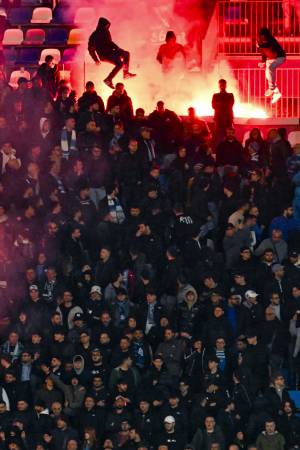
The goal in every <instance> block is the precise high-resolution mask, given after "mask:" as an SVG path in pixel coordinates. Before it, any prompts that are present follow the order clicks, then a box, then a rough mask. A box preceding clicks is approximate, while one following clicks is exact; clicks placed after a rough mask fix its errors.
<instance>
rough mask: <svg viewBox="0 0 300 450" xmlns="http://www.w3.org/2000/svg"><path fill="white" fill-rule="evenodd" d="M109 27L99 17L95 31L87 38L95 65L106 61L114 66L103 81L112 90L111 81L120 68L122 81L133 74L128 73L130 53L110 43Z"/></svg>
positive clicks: (107, 23) (106, 21)
mask: <svg viewBox="0 0 300 450" xmlns="http://www.w3.org/2000/svg"><path fill="white" fill-rule="evenodd" d="M109 27H110V22H109V21H108V20H107V19H105V18H104V17H100V19H99V21H98V25H97V28H96V30H95V31H94V32H93V33H92V34H91V36H90V38H89V43H88V50H89V53H90V55H91V57H92V58H93V60H94V61H95V63H96V64H99V63H100V61H107V62H110V63H111V64H114V65H115V67H114V68H113V70H112V71H111V73H110V74H109V75H108V77H107V78H105V80H104V83H105V84H106V85H107V86H109V87H110V88H112V89H114V85H113V82H112V80H113V78H114V77H115V76H116V75H117V73H118V72H119V71H120V70H121V69H122V68H123V72H124V79H127V78H132V77H134V76H135V74H133V73H130V72H129V60H130V53H129V52H127V51H125V50H122V49H121V48H120V47H118V46H117V44H115V43H114V42H113V41H112V38H111V34H110V31H109Z"/></svg>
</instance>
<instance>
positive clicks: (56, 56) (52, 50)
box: [39, 48, 61, 64]
mask: <svg viewBox="0 0 300 450" xmlns="http://www.w3.org/2000/svg"><path fill="white" fill-rule="evenodd" d="M47 55H51V56H53V58H54V62H55V64H58V63H59V62H60V59H61V55H60V51H59V50H58V48H44V49H43V50H42V53H41V56H40V60H39V64H42V63H43V62H45V58H46V56H47Z"/></svg>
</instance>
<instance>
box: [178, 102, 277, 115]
mask: <svg viewBox="0 0 300 450" xmlns="http://www.w3.org/2000/svg"><path fill="white" fill-rule="evenodd" d="M189 106H193V107H194V108H195V109H196V112H197V115H198V116H203V117H207V116H213V115H214V111H213V109H212V107H211V105H210V102H209V103H207V102H203V103H200V102H194V104H189V105H184V106H183V108H181V109H182V114H186V111H187V108H188V107H189ZM233 110H234V116H235V117H241V118H246V119H253V118H254V119H267V118H268V117H269V116H268V114H267V112H266V111H265V110H264V109H263V108H259V107H257V106H254V105H251V104H250V103H249V104H248V103H241V102H239V101H237V102H236V104H235V106H234V108H233Z"/></svg>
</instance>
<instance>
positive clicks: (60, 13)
mask: <svg viewBox="0 0 300 450" xmlns="http://www.w3.org/2000/svg"><path fill="white" fill-rule="evenodd" d="M53 22H55V23H57V24H59V23H61V24H73V23H74V12H73V10H71V8H69V7H63V6H58V7H57V8H55V10H54V12H53Z"/></svg>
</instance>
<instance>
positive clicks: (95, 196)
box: [90, 187, 106, 209]
mask: <svg viewBox="0 0 300 450" xmlns="http://www.w3.org/2000/svg"><path fill="white" fill-rule="evenodd" d="M105 196H106V191H105V188H104V187H101V188H91V189H90V199H91V200H92V202H93V203H94V205H95V206H96V208H97V209H98V208H99V202H100V201H101V200H103V199H104V197H105Z"/></svg>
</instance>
